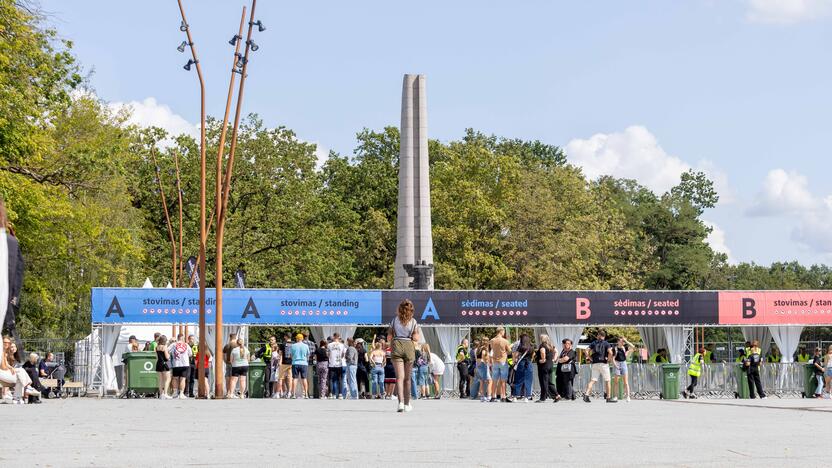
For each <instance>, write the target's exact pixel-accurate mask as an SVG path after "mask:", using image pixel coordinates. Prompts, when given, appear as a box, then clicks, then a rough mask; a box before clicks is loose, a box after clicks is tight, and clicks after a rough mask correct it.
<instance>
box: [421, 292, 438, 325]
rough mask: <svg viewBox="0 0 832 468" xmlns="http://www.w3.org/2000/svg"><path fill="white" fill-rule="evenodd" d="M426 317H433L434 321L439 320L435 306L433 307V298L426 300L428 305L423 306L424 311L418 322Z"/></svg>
mask: <svg viewBox="0 0 832 468" xmlns="http://www.w3.org/2000/svg"><path fill="white" fill-rule="evenodd" d="M427 317H433V319H434V320H439V312H438V311H437V310H436V306H434V305H433V298H430V297H429V298H428V303H427V305H426V306H425V311H424V312H422V318H421V319H420V320H424V319H426V318H427Z"/></svg>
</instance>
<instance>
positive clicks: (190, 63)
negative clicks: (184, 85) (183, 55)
mask: <svg viewBox="0 0 832 468" xmlns="http://www.w3.org/2000/svg"><path fill="white" fill-rule="evenodd" d="M197 63H199V62H197V61H196V60H194V59H189V60H188V63H186V64H185V66H184V67H182V68H184V69H185V70H188V71H191V65H196V64H197Z"/></svg>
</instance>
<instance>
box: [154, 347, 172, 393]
mask: <svg viewBox="0 0 832 468" xmlns="http://www.w3.org/2000/svg"><path fill="white" fill-rule="evenodd" d="M156 372H157V373H158V374H159V398H160V399H162V400H170V399H171V397H170V396H169V395H168V387H170V351H168V337H166V336H165V335H162V336H160V337H159V340H158V341H157V342H156Z"/></svg>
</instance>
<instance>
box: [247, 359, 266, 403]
mask: <svg viewBox="0 0 832 468" xmlns="http://www.w3.org/2000/svg"><path fill="white" fill-rule="evenodd" d="M265 384H266V363H265V362H263V361H262V360H259V359H258V360H255V361H251V362H250V363H248V397H249V398H263V395H264V391H265V387H264V385H265Z"/></svg>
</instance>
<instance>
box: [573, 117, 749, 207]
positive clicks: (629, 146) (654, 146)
mask: <svg viewBox="0 0 832 468" xmlns="http://www.w3.org/2000/svg"><path fill="white" fill-rule="evenodd" d="M566 155H567V157H568V159H569V162H570V163H572V164H575V165H576V166H580V167H581V168H583V170H584V173H585V174H586V175H587V177H589V178H590V179H595V178H597V177H599V176H602V175H611V176H614V177H617V178H626V179H635V180H637V181H638V182H639V183H640V184H642V185H644V186H645V187H647V188H649V189H650V190H653V191H654V192H656V193H659V194H661V193H664V192H666V191H668V190H670V189H671V188H672V187H673V186H675V185H676V184H678V183H679V180H680V176H681V174H682V173H683V172H686V171H688V170H690V169H691V168H693V167H692V166H691V165H690V164H688V163H687V162H685V161H683V160H682V159H680V158H679V157H677V156H673V155H670V154H668V153H667V152H666V151H665V150H664V149H663V148H662V147H661V146H660V145H659V142H658V140H657V139H656V137H655V136H654V135H653V134H652V133H650V131H649V130H647V129H646V128H645V127H643V126H641V125H633V126H630V127H627V128H626V129H625V130H624V131H623V132H616V133H597V134H595V135H592V136H591V137H589V138H588V139H580V138H576V139H573V140H572V141H570V142H569V143H567V144H566ZM695 169H696V170H699V171H703V172H705V173H706V174H707V175H708V177H709V178H710V179H711V180H712V181H714V186H715V188H716V190H717V193H719V195H720V202H722V203H729V202H731V201H733V198H734V197H733V191H732V190H731V188H730V187H729V185H728V177H727V176H726V175H725V173H723V172H722V171H720V170H719V169H718V168H716V166H715V165H714V164H713V163H712V162H710V161H708V160H703V161H700V162H698V163H697V166H696V167H695Z"/></svg>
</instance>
